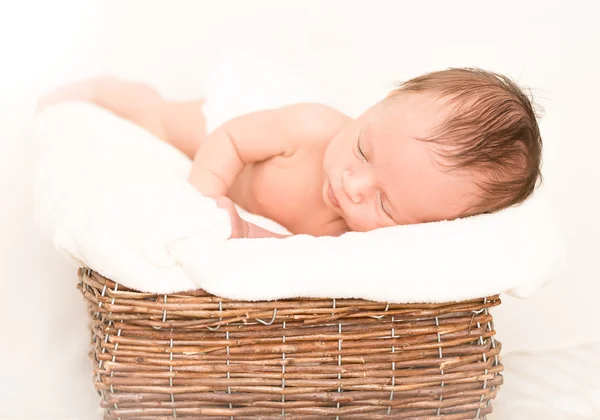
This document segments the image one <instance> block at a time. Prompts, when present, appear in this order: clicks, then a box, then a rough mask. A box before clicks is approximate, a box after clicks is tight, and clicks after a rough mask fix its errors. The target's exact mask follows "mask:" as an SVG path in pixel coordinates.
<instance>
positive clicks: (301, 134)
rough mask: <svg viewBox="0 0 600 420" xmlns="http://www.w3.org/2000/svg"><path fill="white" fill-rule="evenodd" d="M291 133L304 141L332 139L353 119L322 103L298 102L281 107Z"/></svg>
mask: <svg viewBox="0 0 600 420" xmlns="http://www.w3.org/2000/svg"><path fill="white" fill-rule="evenodd" d="M280 111H281V112H282V118H283V119H284V120H285V122H286V124H287V128H288V129H289V130H290V135H292V136H293V137H295V138H297V139H298V140H299V141H301V142H302V143H306V141H307V140H314V141H316V142H320V141H322V140H330V139H331V138H332V137H333V136H335V135H336V134H337V133H338V132H339V131H340V130H341V129H342V127H344V126H345V125H346V124H348V123H350V122H351V121H352V119H351V118H350V117H348V116H347V115H345V114H343V113H342V112H340V111H338V110H336V109H334V108H331V107H329V106H327V105H324V104H320V103H297V104H293V105H288V106H285V107H283V108H281V109H280Z"/></svg>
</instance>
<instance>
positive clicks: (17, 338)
mask: <svg viewBox="0 0 600 420" xmlns="http://www.w3.org/2000/svg"><path fill="white" fill-rule="evenodd" d="M597 8H598V6H597V5H596V4H595V3H594V2H588V1H584V0H579V1H568V2H567V1H561V0H554V1H542V0H532V1H528V2H520V1H517V0H507V1H504V2H502V4H501V5H500V6H499V5H498V4H496V3H481V2H479V1H459V2H445V1H436V2H412V3H409V2H399V1H395V0H381V1H377V2H373V3H371V2H369V3H368V5H367V1H366V0H365V1H359V2H356V3H351V2H347V1H341V0H330V1H327V2H323V1H320V0H303V1H291V0H290V1H286V2H280V1H276V0H273V1H264V0H253V1H252V2H246V1H243V0H238V1H231V0H229V1H219V2H215V1H201V0H198V1H196V0H179V1H177V2H167V1H157V0H154V1H124V0H95V1H94V0H88V1H85V2H81V1H77V0H72V1H64V0H63V1H60V0H55V1H52V2H41V1H36V0H29V1H27V0H21V1H18V2H2V3H1V5H0V54H1V57H2V64H1V65H0V138H1V141H0V179H1V180H2V181H1V182H0V199H1V200H2V203H3V205H2V206H0V214H1V216H2V217H0V232H1V233H2V235H1V239H0V249H1V252H0V279H1V280H0V281H1V282H2V291H3V294H4V296H6V297H5V299H3V301H2V305H0V317H1V319H3V320H10V322H5V324H4V327H3V330H2V337H3V338H2V342H3V343H4V342H9V343H11V345H3V346H2V349H1V350H0V352H1V353H0V372H2V373H1V374H0V376H1V378H2V380H3V381H4V382H3V385H2V392H1V393H0V418H3V419H11V418H21V419H42V418H45V419H61V420H63V419H78V420H88V419H90V418H91V417H92V415H93V414H91V413H93V412H94V411H93V410H94V407H95V406H96V404H97V400H96V396H95V394H94V392H93V389H92V382H91V380H90V371H89V363H88V361H87V355H86V352H87V340H88V333H87V329H86V323H87V320H86V318H85V314H84V306H83V304H82V301H81V299H80V297H79V295H78V292H77V291H76V290H75V289H74V287H75V283H76V278H75V275H74V273H73V271H72V269H71V267H70V266H69V264H67V263H65V262H64V261H63V260H62V259H61V258H60V257H59V256H58V255H57V254H56V253H55V252H54V250H53V249H52V246H51V245H49V244H48V242H46V241H44V240H42V239H41V238H40V236H39V234H38V233H37V231H36V230H35V229H34V228H33V226H32V223H31V221H32V218H33V216H32V199H31V195H30V191H31V179H32V174H33V157H32V154H31V147H30V145H29V144H27V143H26V140H25V137H24V136H23V133H22V127H23V126H24V124H25V123H26V122H27V119H28V118H29V115H30V113H31V111H32V110H33V104H34V100H35V97H36V96H37V95H39V94H40V93H42V92H43V91H45V90H47V89H50V88H51V87H52V86H54V85H55V84H58V83H63V82H66V81H68V80H72V79H75V78H80V77H86V76H89V75H92V74H96V73H99V72H105V73H106V72H109V73H116V74H118V75H121V76H124V77H132V78H135V79H138V80H142V81H146V82H150V83H152V84H153V85H154V86H156V87H158V88H159V89H161V91H163V92H165V93H166V94H167V95H168V96H170V97H173V98H188V97H196V96H197V95H199V94H201V93H202V90H203V89H202V82H203V81H204V78H205V76H206V75H207V71H208V68H209V67H210V65H211V63H212V62H214V60H215V59H216V58H217V56H218V54H219V52H220V51H222V49H223V48H224V47H228V46H239V47H244V48H250V49H252V50H254V51H256V52H257V53H260V54H261V55H264V56H267V57H270V58H271V59H273V60H276V61H277V62H280V63H282V64H283V65H285V66H286V67H287V68H291V69H293V72H294V73H295V74H297V75H298V76H299V77H302V78H304V79H306V80H308V81H309V82H310V83H311V84H314V85H315V86H317V87H318V88H319V89H322V90H324V91H326V92H327V94H328V96H329V97H331V98H332V99H334V100H335V104H336V105H337V107H338V108H340V109H341V110H343V111H347V112H349V113H351V114H355V113H357V112H360V110H361V109H362V108H364V106H365V104H367V103H370V102H372V101H374V100H376V99H378V98H379V97H381V95H382V94H383V92H384V91H385V90H386V89H387V88H388V87H389V86H390V85H391V84H392V83H393V82H395V81H397V80H403V79H406V78H409V77H412V76H414V75H416V74H419V73H421V72H423V71H427V70H432V69H439V68H445V67H448V66H463V65H476V66H481V67H486V68H491V69H494V70H497V71H501V72H506V73H508V74H510V75H511V76H513V77H515V78H516V79H517V80H518V81H519V82H521V83H524V84H526V85H529V86H531V87H532V88H533V93H534V96H535V97H536V98H537V100H538V101H539V103H540V104H542V105H543V106H544V108H545V109H546V113H545V117H544V119H543V120H542V123H541V130H542V135H543V138H544V143H545V149H546V154H545V160H544V162H545V164H544V172H545V184H546V186H547V187H548V189H549V191H550V192H551V194H550V195H551V197H552V200H553V202H554V203H555V205H556V208H557V210H558V212H559V215H560V221H561V226H562V227H563V230H564V232H565V234H566V239H567V246H568V267H567V270H566V271H565V272H564V274H563V275H562V276H561V277H560V278H558V279H557V280H558V281H557V282H554V283H552V284H550V285H549V286H547V287H545V288H543V289H541V290H540V291H538V293H537V294H536V295H535V296H534V297H532V298H530V299H527V300H517V299H512V298H505V299H504V304H503V305H501V306H500V307H499V308H496V310H495V311H494V312H493V313H494V316H495V319H496V328H497V330H498V336H499V337H498V338H499V339H500V340H501V341H502V342H503V343H504V345H505V351H506V352H507V353H511V352H514V351H524V350H531V351H532V352H536V351H537V350H538V349H553V348H569V347H573V346H577V345H579V344H583V343H592V342H598V341H600V336H599V335H600V331H599V329H598V328H597V296H598V295H599V292H600V282H599V281H598V279H599V277H600V271H599V270H600V269H599V268H598V264H597V260H598V237H599V236H600V219H598V214H600V197H599V195H598V193H597V191H598V185H599V184H600V169H599V168H598V166H597V164H596V163H597V160H598V156H600V142H599V141H598V137H599V135H598V133H599V132H600V126H599V124H600V122H599V120H598V117H597V111H598V107H597V103H598V98H599V97H600V85H599V84H598V81H597V75H598V74H600V63H599V62H598V60H597V54H596V51H597V49H598V48H597V47H598V45H597V43H598V41H597V40H598V39H599V38H600V33H599V31H600V30H599V27H598V25H597V16H598V10H597ZM85 198H86V197H85V196H83V197H82V199H85ZM506 363H510V361H509V360H508V359H507V360H506ZM558 380H559V379H558ZM510 383H511V382H510V377H508V376H507V384H506V385H505V387H507V388H508V387H509V385H510ZM500 395H501V396H502V395H503V394H502V393H501V394H500ZM514 418H517V417H511V416H506V417H503V418H502V417H501V420H504V419H507V420H512V419H514Z"/></svg>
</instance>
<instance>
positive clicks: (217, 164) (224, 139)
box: [190, 104, 347, 238]
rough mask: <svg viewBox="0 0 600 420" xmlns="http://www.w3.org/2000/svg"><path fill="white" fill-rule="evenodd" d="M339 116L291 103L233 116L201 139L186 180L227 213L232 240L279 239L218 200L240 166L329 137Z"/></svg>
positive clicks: (287, 153) (318, 107)
mask: <svg viewBox="0 0 600 420" xmlns="http://www.w3.org/2000/svg"><path fill="white" fill-rule="evenodd" d="M345 118H347V117H345ZM343 120H344V118H343V115H342V114H341V113H339V112H338V111H335V110H334V109H332V108H329V107H327V106H325V105H319V104H296V105H290V106H287V107H283V108H279V109H274V110H265V111H259V112H254V113H251V114H247V115H243V116H241V117H238V118H235V119H233V120H231V121H229V122H227V123H225V124H224V125H223V126H221V127H220V128H218V129H217V130H215V131H214V132H213V133H212V134H210V135H209V136H208V137H207V138H206V139H205V140H204V141H203V143H202V144H201V146H200V148H199V149H198V152H197V153H196V157H195V159H194V162H193V165H192V172H191V175H190V183H191V184H192V185H194V186H195V187H196V188H197V189H198V190H199V191H200V192H201V193H203V194H204V195H206V196H211V197H215V198H216V199H217V203H221V204H220V207H223V208H225V209H227V210H228V211H229V215H230V217H231V220H232V237H233V238H236V237H237V238H239V237H247V238H264V237H282V236H283V235H278V234H275V233H272V232H269V231H268V230H266V229H263V228H261V227H259V226H256V225H253V224H251V223H247V222H245V221H243V220H242V219H241V218H240V217H239V215H238V214H237V212H236V211H235V209H234V207H233V203H230V200H228V199H225V200H223V198H225V196H226V195H227V193H228V192H229V189H230V188H231V186H232V185H233V183H234V182H235V180H236V178H237V177H238V176H239V174H240V173H241V172H242V170H243V168H244V166H245V165H248V164H253V163H257V162H263V161H266V160H268V159H272V158H276V157H278V156H282V157H289V156H291V155H293V154H294V153H295V152H296V151H297V150H298V149H299V147H301V146H307V145H310V144H311V143H312V142H322V141H323V140H326V139H331V138H332V137H333V136H334V135H335V129H337V128H338V127H339V125H340V124H341V122H342V121H343ZM338 123H339V124H338ZM321 144H322V143H321ZM222 204H226V205H224V206H223V205H222Z"/></svg>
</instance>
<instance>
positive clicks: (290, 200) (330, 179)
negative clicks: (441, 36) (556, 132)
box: [41, 69, 542, 238]
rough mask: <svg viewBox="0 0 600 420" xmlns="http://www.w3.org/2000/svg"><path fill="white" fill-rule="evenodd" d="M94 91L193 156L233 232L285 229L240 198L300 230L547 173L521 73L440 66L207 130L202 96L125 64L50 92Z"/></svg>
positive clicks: (482, 199) (457, 198)
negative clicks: (355, 93) (167, 95)
mask: <svg viewBox="0 0 600 420" xmlns="http://www.w3.org/2000/svg"><path fill="white" fill-rule="evenodd" d="M63 100H86V101H91V102H94V103H96V104H98V105H99V106H102V107H105V108H107V109H109V110H111V111H113V112H115V113H116V114H117V115H119V116H121V117H123V118H127V119H129V120H131V121H133V122H134V123H136V124H139V125H140V126H142V127H144V128H146V129H147V130H149V131H150V132H151V133H153V134H155V135H156V136H158V137H159V138H161V139H163V140H165V141H167V142H169V143H170V144H172V145H173V146H175V147H177V148H178V149H180V150H181V151H182V152H184V153H186V154H187V155H188V156H189V157H190V158H192V159H193V165H192V172H191V175H190V179H189V180H190V182H191V183H192V185H194V186H195V187H196V188H197V189H198V191H200V192H201V193H202V194H204V195H206V196H211V197H214V198H215V199H216V201H217V204H218V205H219V206H220V207H222V208H225V209H226V210H228V212H229V214H230V216H231V221H232V238H244V237H269V236H272V237H280V236H281V235H278V234H275V233H272V232H269V231H267V230H265V229H262V228H260V227H258V226H255V225H253V224H251V223H248V222H245V221H244V220H243V219H241V218H240V217H239V215H238V213H237V211H236V210H235V207H234V206H233V202H235V203H236V204H238V205H239V206H241V207H242V208H244V209H246V210H247V211H249V212H250V213H254V214H258V215H261V216H264V217H267V218H269V219H271V220H273V221H275V222H277V223H279V224H280V225H282V226H284V227H286V228H287V229H288V230H289V231H290V232H291V233H292V234H300V233H304V234H310V235H315V236H324V235H331V236H337V235H341V234H343V233H344V232H347V231H369V230H373V229H377V228H381V227H387V226H394V225H403V224H414V223H424V222H432V221H441V220H452V219H455V218H458V217H464V216H469V215H475V214H479V213H485V212H493V211H497V210H499V209H502V208H506V207H509V206H512V205H515V204H518V203H520V202H522V201H523V200H525V199H526V198H527V197H528V196H529V195H530V194H531V193H532V192H533V190H534V188H535V185H536V183H537V181H538V179H539V178H540V161H541V149H542V142H541V138H540V133H539V128H538V125H537V121H536V116H535V113H534V110H533V107H532V104H531V102H530V100H529V99H528V97H527V96H526V95H525V94H524V93H523V92H522V91H521V89H520V88H519V87H518V86H517V85H516V84H514V83H513V82H512V81H511V80H509V79H508V78H507V77H504V76H501V75H498V74H495V73H490V72H486V71H483V70H479V69H450V70H445V71H438V72H433V73H428V74H425V75H423V76H420V77H417V78H415V79H412V80H409V81H407V82H405V83H403V84H401V85H400V86H399V87H398V88H397V89H396V90H394V91H392V92H391V93H390V94H389V95H388V96H387V97H386V98H385V99H383V100H382V101H380V102H379V103H377V104H375V105H373V106H372V107H371V108H369V109H368V110H367V111H365V112H364V113H363V114H362V115H361V116H360V117H358V118H356V119H353V118H350V117H348V116H346V115H344V114H342V113H340V112H338V111H336V110H335V109H332V108H330V107H328V106H325V105H321V104H310V103H302V104H293V105H289V106H286V107H283V108H279V109H269V110H264V111H259V112H254V113H251V114H247V115H242V116H239V117H237V118H235V119H232V120H230V121H228V122H226V123H225V124H223V125H222V126H221V127H219V128H218V129H216V130H215V131H214V132H212V133H210V134H208V135H206V132H205V126H206V125H205V121H204V116H203V114H202V101H195V102H185V103H184V102H170V101H166V100H164V99H163V98H161V96H160V95H159V94H158V93H157V92H156V91H154V90H153V89H151V88H150V87H147V86H144V85H140V84H137V83H133V82H127V81H121V80H116V79H111V78H100V79H94V80H90V81H85V82H80V83H76V84H74V85H70V86H67V87H64V88H61V89H58V90H57V91H55V92H53V93H52V94H50V95H49V96H47V97H46V98H43V99H42V101H41V106H46V105H48V104H51V103H55V102H58V101H63Z"/></svg>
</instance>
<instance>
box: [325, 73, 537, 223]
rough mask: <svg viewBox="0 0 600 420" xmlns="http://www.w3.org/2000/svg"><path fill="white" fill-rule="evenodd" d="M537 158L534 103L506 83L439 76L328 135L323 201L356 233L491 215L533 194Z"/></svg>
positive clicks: (415, 82) (491, 77)
mask: <svg viewBox="0 0 600 420" xmlns="http://www.w3.org/2000/svg"><path fill="white" fill-rule="evenodd" d="M541 154H542V141H541V137H540V132H539V128H538V125H537V121H536V115H535V112H534V109H533V106H532V103H531V101H530V99H529V98H528V97H527V96H526V95H525V94H524V93H523V92H522V91H521V89H520V88H519V87H518V86H517V85H516V84H515V83H513V82H512V81H511V80H510V79H508V78H507V77H505V76H501V75H498V74H495V73H491V72H487V71H483V70H479V69H450V70H445V71H439V72H433V73H428V74H425V75H423V76H420V77H417V78H415V79H412V80H409V81H408V82H405V83H403V84H402V85H401V86H400V87H399V88H398V89H397V90H394V91H393V92H391V93H390V95H389V96H388V97H387V98H386V99H384V100H383V101H381V102H379V103H377V104H376V105H374V106H373V107H371V108H370V109H369V110H367V111H366V112H365V113H364V114H363V115H361V116H360V117H359V118H357V119H356V121H354V122H353V123H352V124H350V125H348V126H347V127H346V128H345V129H344V130H342V131H341V132H340V133H339V134H338V135H337V136H336V137H335V138H334V139H333V140H332V141H331V143H330V144H329V146H328V148H327V151H326V152H325V157H324V172H325V183H324V187H323V197H324V200H325V202H326V203H327V204H328V205H329V206H330V207H331V208H332V209H334V210H335V211H337V212H338V213H339V214H340V216H342V217H343V218H344V219H345V220H346V222H347V223H348V225H349V227H350V228H351V229H352V230H356V231H367V230H372V229H376V228H378V227H385V226H392V225H397V224H412V223H423V222H431V221H439V220H452V219H455V218H458V217H463V216H469V215H475V214H480V213H488V212H494V211H497V210H500V209H503V208H506V207H510V206H512V205H515V204H519V203H521V202H523V201H524V200H525V199H526V198H527V197H529V196H530V195H531V194H532V192H533V190H534V188H535V186H536V184H537V182H538V180H539V179H540V177H541V174H540V164H541Z"/></svg>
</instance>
